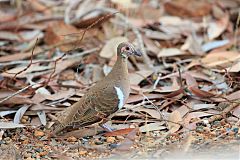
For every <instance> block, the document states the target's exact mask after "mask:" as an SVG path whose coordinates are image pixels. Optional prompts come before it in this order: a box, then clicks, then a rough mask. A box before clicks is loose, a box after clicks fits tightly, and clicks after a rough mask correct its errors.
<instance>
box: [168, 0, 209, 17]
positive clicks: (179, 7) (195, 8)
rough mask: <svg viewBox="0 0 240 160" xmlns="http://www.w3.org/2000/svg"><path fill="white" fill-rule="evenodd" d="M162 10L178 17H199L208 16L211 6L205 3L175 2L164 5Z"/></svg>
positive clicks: (188, 0) (183, 0) (184, 0)
mask: <svg viewBox="0 0 240 160" xmlns="http://www.w3.org/2000/svg"><path fill="white" fill-rule="evenodd" d="M164 9H165V10H166V12H167V13H169V14H172V15H176V16H180V17H200V16H205V15H207V14H209V13H210V11H211V10H212V6H211V4H210V3H208V2H206V1H191V0H175V1H168V2H166V3H164Z"/></svg>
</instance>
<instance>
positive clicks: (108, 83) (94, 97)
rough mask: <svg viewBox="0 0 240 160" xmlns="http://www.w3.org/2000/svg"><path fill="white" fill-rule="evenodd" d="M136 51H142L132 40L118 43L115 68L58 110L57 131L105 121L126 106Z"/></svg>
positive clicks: (54, 133)
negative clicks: (130, 65) (130, 61)
mask: <svg viewBox="0 0 240 160" xmlns="http://www.w3.org/2000/svg"><path fill="white" fill-rule="evenodd" d="M132 55H133V56H138V57H140V56H142V52H141V51H140V50H138V49H136V48H135V47H134V46H133V45H132V44H131V43H129V42H122V43H120V44H119V45H118V46H117V60H116V62H115V64H114V66H113V68H112V70H111V72H110V73H109V74H108V75H107V76H105V77H104V78H103V79H101V80H100V81H98V82H97V83H96V84H95V85H94V86H92V87H91V88H90V89H89V90H88V91H87V92H86V93H85V94H84V95H83V96H82V97H81V98H80V100H79V101H78V102H76V103H74V104H73V105H72V106H70V107H68V108H65V109H64V110H63V111H61V112H59V113H58V114H56V117H57V121H56V122H55V123H54V124H53V126H52V128H53V135H57V134H59V133H60V132H62V131H63V130H65V129H67V128H69V127H70V128H73V127H74V128H76V127H77V128H81V127H86V126H88V125H91V124H95V123H99V124H103V122H106V121H107V119H108V117H109V116H110V115H112V114H113V113H115V112H116V111H118V110H120V109H121V108H122V107H123V106H124V104H125V103H126V101H127V99H128V97H129V94H130V79H129V74H128V66H127V59H128V57H129V56H132Z"/></svg>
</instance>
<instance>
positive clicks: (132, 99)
mask: <svg viewBox="0 0 240 160" xmlns="http://www.w3.org/2000/svg"><path fill="white" fill-rule="evenodd" d="M145 96H146V97H148V99H160V98H163V97H164V96H163V95H162V94H145ZM143 99H144V97H143V96H142V95H139V94H138V95H130V96H129V98H128V100H127V102H126V103H133V102H139V101H142V100H143Z"/></svg>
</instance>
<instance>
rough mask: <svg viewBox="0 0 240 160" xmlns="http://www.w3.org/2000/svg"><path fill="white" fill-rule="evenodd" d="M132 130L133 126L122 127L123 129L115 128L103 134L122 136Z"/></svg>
mask: <svg viewBox="0 0 240 160" xmlns="http://www.w3.org/2000/svg"><path fill="white" fill-rule="evenodd" d="M132 130H134V128H124V129H119V130H115V131H112V132H107V133H105V134H104V136H107V137H110V136H122V135H125V134H129V133H130V132H131V131H132Z"/></svg>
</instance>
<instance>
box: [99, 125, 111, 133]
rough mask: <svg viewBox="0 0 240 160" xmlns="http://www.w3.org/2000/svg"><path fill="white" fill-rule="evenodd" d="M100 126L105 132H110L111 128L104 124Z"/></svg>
mask: <svg viewBox="0 0 240 160" xmlns="http://www.w3.org/2000/svg"><path fill="white" fill-rule="evenodd" d="M100 126H101V127H102V128H103V129H105V130H106V131H107V132H112V131H113V130H112V128H111V127H110V126H108V125H107V124H106V123H103V124H100Z"/></svg>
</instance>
